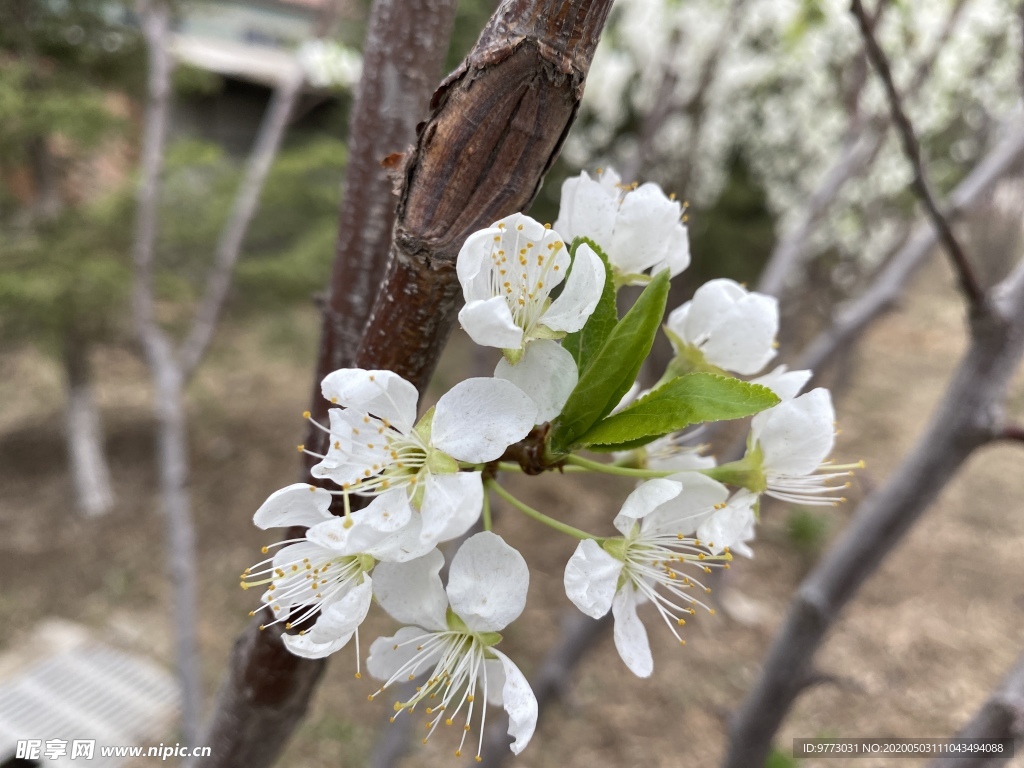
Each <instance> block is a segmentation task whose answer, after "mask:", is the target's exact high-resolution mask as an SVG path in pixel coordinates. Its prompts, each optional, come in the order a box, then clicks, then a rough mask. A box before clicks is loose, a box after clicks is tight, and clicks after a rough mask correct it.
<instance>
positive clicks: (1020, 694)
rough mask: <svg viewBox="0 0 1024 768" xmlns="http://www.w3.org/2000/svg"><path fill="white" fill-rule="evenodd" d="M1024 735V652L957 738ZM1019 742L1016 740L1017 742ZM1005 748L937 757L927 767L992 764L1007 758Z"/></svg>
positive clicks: (963, 767) (988, 767)
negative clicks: (969, 754)
mask: <svg viewBox="0 0 1024 768" xmlns="http://www.w3.org/2000/svg"><path fill="white" fill-rule="evenodd" d="M1021 737H1024V654H1022V655H1021V656H1019V657H1018V658H1017V662H1016V664H1015V665H1014V666H1013V669H1011V670H1010V671H1009V673H1007V675H1006V677H1004V678H1003V680H1002V682H1001V683H1000V684H999V687H998V688H997V689H996V690H995V691H993V693H992V695H991V696H989V697H988V699H986V700H985V703H984V704H982V705H981V709H979V710H978V712H977V714H976V715H975V716H974V717H973V718H971V720H970V722H968V723H967V724H966V725H965V726H964V727H963V728H961V729H960V730H959V731H958V732H957V734H956V736H955V737H954V738H957V739H993V740H994V739H1020V738H1021ZM1018 746H1019V743H1018ZM1010 759H1011V758H1010V757H1009V750H1006V751H1004V752H1003V753H1001V754H996V753H992V752H989V753H979V754H977V755H972V756H970V757H959V758H948V757H947V758H938V759H936V760H934V761H933V762H932V763H931V764H930V766H929V768H996V766H1000V765H1006V763H1008V762H1009V761H1010Z"/></svg>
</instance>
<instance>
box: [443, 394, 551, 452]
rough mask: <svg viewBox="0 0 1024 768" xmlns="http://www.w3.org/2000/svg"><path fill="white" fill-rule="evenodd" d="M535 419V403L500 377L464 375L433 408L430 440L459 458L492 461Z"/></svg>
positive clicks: (529, 426)
mask: <svg viewBox="0 0 1024 768" xmlns="http://www.w3.org/2000/svg"><path fill="white" fill-rule="evenodd" d="M536 423H537V406H536V405H535V404H534V402H533V400H531V399H530V396H529V395H527V394H526V393H525V392H523V391H522V390H521V389H519V387H517V386H516V385H515V384H513V383H512V382H509V381H503V380H502V379H488V378H477V379H466V380H465V381H463V382H460V383H458V384H456V385H455V386H454V387H452V388H451V389H450V390H449V391H448V392H447V393H445V394H444V395H443V396H442V397H441V399H440V400H438V401H437V407H436V409H435V410H434V422H433V426H432V427H431V432H430V442H431V444H432V445H433V446H434V447H435V448H437V449H439V450H442V451H444V452H445V453H447V454H448V455H449V456H451V457H452V458H454V459H458V460H459V461H471V462H474V463H475V462H484V461H494V460H495V459H497V458H498V457H499V456H501V454H503V453H504V452H505V449H506V448H508V447H509V446H510V445H512V443H515V442H517V441H519V440H522V439H523V438H524V437H526V435H527V433H528V432H529V431H530V430H531V429H532V428H533V425H534V424H536Z"/></svg>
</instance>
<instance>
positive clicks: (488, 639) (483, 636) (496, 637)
mask: <svg viewBox="0 0 1024 768" xmlns="http://www.w3.org/2000/svg"><path fill="white" fill-rule="evenodd" d="M476 637H477V639H478V640H479V641H480V642H481V643H483V644H484V645H486V646H487V647H488V648H490V647H491V646H492V645H497V644H498V643H500V642H501V633H500V632H477V634H476Z"/></svg>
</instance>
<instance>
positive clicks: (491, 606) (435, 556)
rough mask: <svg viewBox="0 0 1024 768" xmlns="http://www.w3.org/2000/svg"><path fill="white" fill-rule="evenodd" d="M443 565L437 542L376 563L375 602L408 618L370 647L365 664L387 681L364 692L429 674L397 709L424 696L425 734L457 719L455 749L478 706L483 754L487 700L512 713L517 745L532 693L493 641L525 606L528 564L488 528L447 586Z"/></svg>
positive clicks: (455, 565) (530, 726)
mask: <svg viewBox="0 0 1024 768" xmlns="http://www.w3.org/2000/svg"><path fill="white" fill-rule="evenodd" d="M443 564H444V560H443V558H442V557H441V555H440V553H439V552H436V551H434V552H432V553H430V554H428V555H427V556H425V557H423V558H420V559H417V560H412V561H410V562H406V563H382V564H381V565H379V566H378V567H377V571H376V572H375V573H374V576H375V580H374V594H375V595H376V597H377V600H378V602H379V603H380V605H381V606H382V607H383V608H384V610H385V611H387V612H388V613H389V614H390V615H391V616H392V617H393V618H394V619H396V620H397V621H399V622H401V623H403V624H405V625H407V626H403V627H402V628H401V629H399V630H398V632H396V633H395V634H394V635H393V636H391V637H382V638H379V639H377V640H376V641H374V643H373V645H372V646H370V656H369V658H368V659H367V661H366V667H367V669H368V670H369V671H370V673H371V674H372V675H373V676H374V677H376V678H378V679H380V680H384V681H385V682H384V685H383V686H381V688H380V690H378V691H377V692H376V693H375V694H372V695H371V696H370V698H371V699H373V698H376V697H377V696H379V695H380V694H381V693H383V692H384V691H385V690H387V689H388V688H390V687H391V686H393V685H396V684H397V683H400V682H404V681H410V680H415V679H416V678H417V677H419V676H421V675H423V674H426V675H427V679H426V680H425V681H424V682H422V683H421V684H419V685H418V686H417V687H416V693H415V694H414V695H413V696H412V697H411V698H409V699H408V700H406V701H396V702H395V704H394V709H395V713H396V714H395V717H398V716H399V715H400V714H401V713H402V712H405V711H409V712H410V713H412V712H415V711H416V708H417V707H418V706H421V705H423V707H424V714H425V715H426V716H427V717H428V718H429V719H428V721H427V733H426V736H425V737H424V739H423V741H424V743H426V741H427V739H428V738H429V737H430V736H431V735H433V733H434V731H435V730H437V728H438V727H439V726H440V725H441V724H442V723H443V724H445V725H447V726H452V725H454V724H455V723H459V725H460V728H459V730H460V731H461V739H460V742H459V747H458V750H457V751H456V752H455V755H456V756H460V755H461V754H462V749H463V747H464V746H465V743H466V738H467V737H468V735H469V732H470V731H471V730H472V725H473V722H474V715H475V714H476V713H477V712H479V725H478V733H479V736H478V739H477V752H476V755H477V760H478V761H479V760H480V759H481V758H480V752H481V751H482V749H483V736H484V725H485V722H486V705H487V704H488V703H489V704H493V705H495V706H502V707H504V709H505V711H506V712H507V713H508V717H509V729H508V733H509V735H510V736H512V737H513V739H514V741H513V743H512V745H511V749H512V751H513V752H514V753H515V754H519V753H520V752H522V750H523V749H524V748H525V747H526V745H527V744H528V743H529V741H530V739H531V737H532V736H533V731H534V729H535V728H536V725H537V699H536V697H535V696H534V695H533V691H532V690H531V689H530V685H529V683H528V682H527V681H526V678H525V677H524V676H523V673H522V672H520V670H519V668H518V667H517V666H516V665H515V664H514V663H513V662H512V661H511V659H509V658H508V656H506V655H505V654H504V653H502V652H501V651H499V650H497V648H495V647H494V646H495V645H496V644H497V643H499V642H500V641H501V635H500V634H498V632H499V631H500V630H502V629H504V628H505V627H506V626H507V625H508V624H510V623H511V622H512V621H514V620H515V619H517V618H518V617H519V614H521V613H522V611H523V608H524V607H525V605H526V592H527V588H528V586H529V581H530V571H529V569H528V568H527V565H526V561H525V560H523V557H522V555H520V554H519V553H518V552H516V550H514V549H513V548H512V547H510V546H509V545H508V544H506V543H505V542H504V541H502V539H501V537H499V536H497V535H495V534H493V533H489V532H484V533H478V534H476V535H475V536H472V537H471V538H469V539H468V540H467V541H466V542H465V543H464V544H463V545H462V546H461V547H460V548H459V551H458V552H456V554H455V557H453V558H452V562H451V568H450V569H449V573H448V588H447V591H446V590H445V589H444V588H443V587H442V585H441V578H440V576H439V575H438V574H439V572H440V570H441V567H442V565H443ZM392 721H394V717H393V718H392Z"/></svg>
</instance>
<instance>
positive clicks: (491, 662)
mask: <svg viewBox="0 0 1024 768" xmlns="http://www.w3.org/2000/svg"><path fill="white" fill-rule="evenodd" d="M484 674H485V675H487V703H488V704H490V705H491V706H492V707H500V706H501V705H502V704H504V703H505V698H504V697H503V696H502V695H501V689H502V688H504V687H505V665H504V664H502V663H501V661H500V660H499V659H485V660H484Z"/></svg>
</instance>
